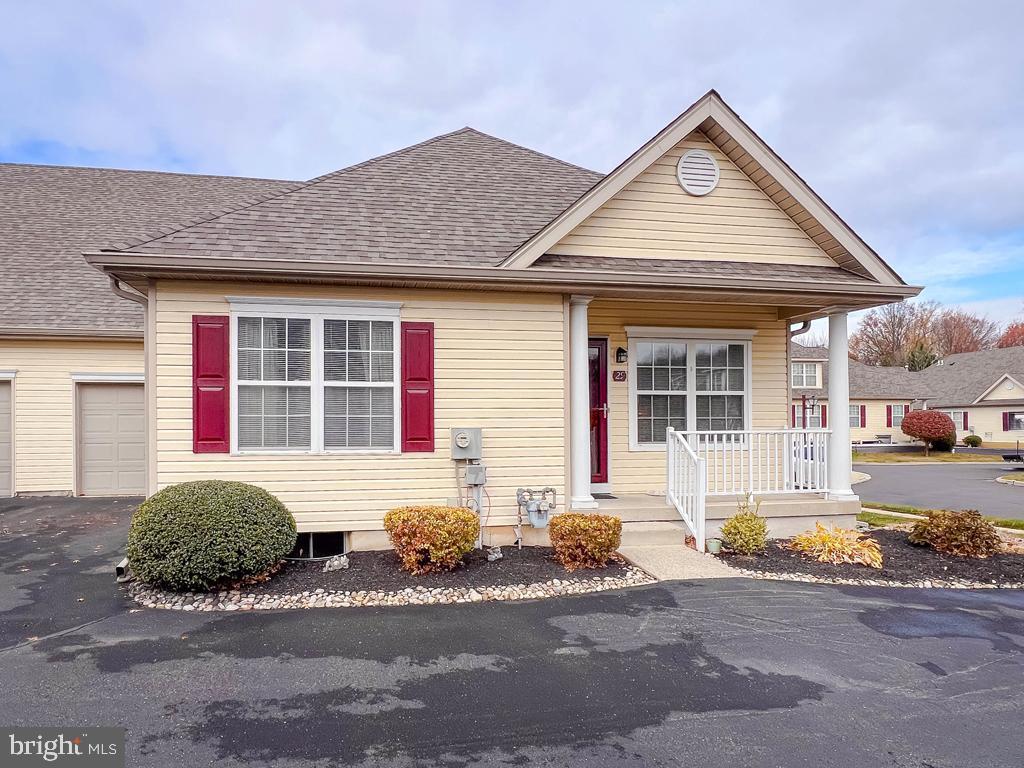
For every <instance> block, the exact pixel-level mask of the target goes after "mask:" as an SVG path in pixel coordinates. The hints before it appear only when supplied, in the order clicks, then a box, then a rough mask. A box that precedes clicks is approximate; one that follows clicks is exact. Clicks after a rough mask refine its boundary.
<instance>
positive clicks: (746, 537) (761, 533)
mask: <svg viewBox="0 0 1024 768" xmlns="http://www.w3.org/2000/svg"><path fill="white" fill-rule="evenodd" d="M737 506H738V507H739V511H738V512H737V513H736V514H735V515H733V516H732V517H730V518H729V519H728V520H726V521H725V523H724V524H723V525H722V538H723V539H724V540H725V543H726V544H727V545H728V546H729V549H731V550H732V551H733V552H736V553H737V554H740V555H753V554H755V553H756V552H764V548H765V547H766V546H768V521H767V520H765V519H764V518H763V517H761V516H760V515H759V514H757V511H758V509H760V507H761V502H760V501H758V502H757V504H756V505H755V506H754V508H753V509H751V508H750V502H749V501H747V499H745V498H744V499H740V501H739V504H738V505H737Z"/></svg>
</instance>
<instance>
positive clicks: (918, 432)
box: [900, 411, 956, 456]
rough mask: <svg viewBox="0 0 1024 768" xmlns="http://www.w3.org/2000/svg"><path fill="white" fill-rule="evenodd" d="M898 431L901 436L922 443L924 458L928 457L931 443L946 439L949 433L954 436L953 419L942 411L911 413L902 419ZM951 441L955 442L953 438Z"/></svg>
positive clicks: (954, 426)
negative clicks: (901, 433)
mask: <svg viewBox="0 0 1024 768" xmlns="http://www.w3.org/2000/svg"><path fill="white" fill-rule="evenodd" d="M900 429H902V430H903V434H905V435H907V436H909V437H913V438H914V439H915V440H920V441H921V442H923V443H924V455H925V456H927V455H928V449H929V448H930V447H931V445H932V443H934V442H935V441H937V440H942V439H943V438H945V437H948V435H949V434H950V432H952V433H953V434H954V435H955V434H956V425H955V424H953V419H951V418H950V417H949V414H948V413H943V412H942V411H911V412H910V413H908V414H907V415H906V416H904V417H903V423H902V424H901V425H900ZM953 439H954V441H955V440H956V438H955V437H954V438H953Z"/></svg>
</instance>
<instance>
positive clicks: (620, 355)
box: [615, 347, 629, 363]
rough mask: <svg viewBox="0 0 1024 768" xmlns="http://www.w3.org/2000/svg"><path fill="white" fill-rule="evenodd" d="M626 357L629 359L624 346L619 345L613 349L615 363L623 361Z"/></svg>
mask: <svg viewBox="0 0 1024 768" xmlns="http://www.w3.org/2000/svg"><path fill="white" fill-rule="evenodd" d="M628 359H629V355H628V353H627V352H626V348H625V347H619V348H618V349H616V350H615V362H616V363H624V362H626V361H627V360H628Z"/></svg>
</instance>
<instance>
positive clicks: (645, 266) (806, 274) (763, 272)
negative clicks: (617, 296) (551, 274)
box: [532, 253, 875, 285]
mask: <svg viewBox="0 0 1024 768" xmlns="http://www.w3.org/2000/svg"><path fill="white" fill-rule="evenodd" d="M532 269H580V270H589V271H599V272H602V271H607V272H630V273H633V272H639V273H644V272H647V273H651V274H667V275H709V276H716V277H748V278H754V279H758V278H763V279H769V280H812V281H813V280H823V281H829V282H841V283H851V284H855V285H865V284H866V285H874V284H875V281H874V280H870V279H868V278H866V277H861V276H860V275H856V274H854V273H853V272H850V271H848V270H845V269H843V268H842V267H823V266H816V265H813V264H762V263H756V262H749V261H676V260H673V259H632V258H624V257H619V256H566V255H560V254H554V253H546V254H544V255H543V256H541V257H540V258H538V259H537V260H536V261H535V262H534V263H533V266H532Z"/></svg>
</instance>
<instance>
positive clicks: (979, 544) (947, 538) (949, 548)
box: [910, 509, 1002, 557]
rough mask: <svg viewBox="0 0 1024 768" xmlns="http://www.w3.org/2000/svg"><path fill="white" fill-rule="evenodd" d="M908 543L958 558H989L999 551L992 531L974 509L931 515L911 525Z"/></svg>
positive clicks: (934, 512) (935, 511)
mask: <svg viewBox="0 0 1024 768" xmlns="http://www.w3.org/2000/svg"><path fill="white" fill-rule="evenodd" d="M910 542H911V543H912V544H920V545H927V546H930V547H932V548H933V549H935V550H937V551H938V552H945V553H946V554H947V555H957V556H958V557H988V556H989V555H993V554H995V553H996V552H998V551H999V550H1000V549H1001V547H1002V541H1001V540H1000V538H999V533H998V532H997V531H996V529H995V527H994V526H993V525H992V523H990V522H989V521H988V520H985V519H984V518H983V517H982V516H981V513H980V512H978V511H977V510H976V509H964V510H960V511H959V512H953V511H951V510H947V509H940V510H934V511H931V512H929V513H928V517H927V518H926V519H925V520H920V521H918V522H917V523H914V527H913V528H912V529H911V530H910Z"/></svg>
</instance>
